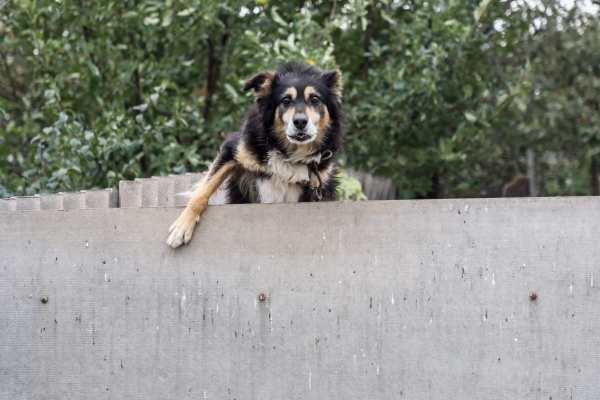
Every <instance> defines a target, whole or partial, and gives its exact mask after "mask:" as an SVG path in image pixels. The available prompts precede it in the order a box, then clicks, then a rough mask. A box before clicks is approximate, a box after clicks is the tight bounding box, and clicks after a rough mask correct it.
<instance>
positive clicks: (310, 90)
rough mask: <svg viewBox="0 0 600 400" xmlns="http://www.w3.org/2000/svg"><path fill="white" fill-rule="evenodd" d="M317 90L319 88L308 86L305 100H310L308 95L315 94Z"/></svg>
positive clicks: (305, 91) (305, 90)
mask: <svg viewBox="0 0 600 400" xmlns="http://www.w3.org/2000/svg"><path fill="white" fill-rule="evenodd" d="M316 92H317V90H316V89H315V88H314V87H312V86H307V87H306V89H304V100H306V102H307V103H308V102H309V99H308V97H309V96H310V95H311V94H315V93H316Z"/></svg>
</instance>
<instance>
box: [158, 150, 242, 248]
mask: <svg viewBox="0 0 600 400" xmlns="http://www.w3.org/2000/svg"><path fill="white" fill-rule="evenodd" d="M236 164H237V163H236V162H235V161H229V162H226V163H225V164H220V165H219V164H218V161H217V162H215V163H214V164H213V165H212V166H211V168H210V170H209V171H208V175H207V176H206V178H205V179H204V180H203V181H202V183H201V184H200V186H198V188H197V189H196V190H195V191H194V194H193V195H192V199H191V200H190V202H189V204H188V205H187V207H186V208H185V210H184V211H183V213H181V215H180V216H179V218H177V220H176V221H175V222H174V223H173V225H171V227H170V228H169V238H168V239H167V244H168V245H169V246H171V247H173V248H177V247H179V246H181V245H182V244H187V243H188V242H189V241H190V239H191V238H192V234H193V233H194V227H195V226H196V223H197V222H198V221H199V220H200V214H202V212H203V211H204V209H206V206H207V205H208V199H209V198H210V196H211V195H212V194H213V193H214V192H215V191H216V190H217V189H218V188H219V186H221V185H222V184H223V182H225V179H227V178H228V177H229V175H231V173H232V172H233V170H234V168H235V166H236Z"/></svg>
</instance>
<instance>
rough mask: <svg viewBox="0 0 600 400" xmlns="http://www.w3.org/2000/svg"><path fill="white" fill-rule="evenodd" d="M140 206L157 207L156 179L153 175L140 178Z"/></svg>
mask: <svg viewBox="0 0 600 400" xmlns="http://www.w3.org/2000/svg"><path fill="white" fill-rule="evenodd" d="M142 207H158V180H157V179H155V178H154V177H152V178H146V179H143V180H142Z"/></svg>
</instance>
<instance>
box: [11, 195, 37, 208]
mask: <svg viewBox="0 0 600 400" xmlns="http://www.w3.org/2000/svg"><path fill="white" fill-rule="evenodd" d="M16 200H17V211H39V210H40V196H39V195H35V196H20V197H17V198H16Z"/></svg>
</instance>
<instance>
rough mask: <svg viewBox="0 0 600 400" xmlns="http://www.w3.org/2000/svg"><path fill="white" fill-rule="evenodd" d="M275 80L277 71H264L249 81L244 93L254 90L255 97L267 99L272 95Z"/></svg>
mask: <svg viewBox="0 0 600 400" xmlns="http://www.w3.org/2000/svg"><path fill="white" fill-rule="evenodd" d="M274 79H275V71H263V72H259V73H258V74H256V75H254V76H253V77H252V78H250V79H248V80H247V81H246V83H245V84H244V92H247V91H248V90H250V89H254V96H255V97H256V98H257V99H258V98H262V97H267V96H269V95H270V94H271V86H272V84H273V80H274Z"/></svg>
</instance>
